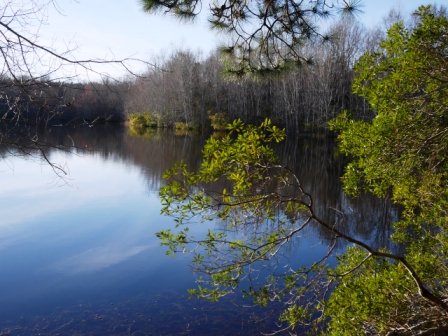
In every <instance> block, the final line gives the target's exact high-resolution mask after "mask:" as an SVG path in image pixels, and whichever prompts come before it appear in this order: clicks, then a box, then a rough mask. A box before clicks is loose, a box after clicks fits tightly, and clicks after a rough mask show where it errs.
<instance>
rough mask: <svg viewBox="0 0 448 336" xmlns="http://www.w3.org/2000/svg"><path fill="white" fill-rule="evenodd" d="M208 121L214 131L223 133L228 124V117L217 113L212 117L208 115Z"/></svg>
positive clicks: (225, 114) (223, 113) (222, 113)
mask: <svg viewBox="0 0 448 336" xmlns="http://www.w3.org/2000/svg"><path fill="white" fill-rule="evenodd" d="M209 113H210V111H209ZM209 119H210V121H211V125H212V127H213V129H214V130H215V131H224V130H225V129H226V127H227V125H228V124H229V123H230V119H229V116H228V115H227V113H225V112H218V113H215V114H213V115H210V116H209Z"/></svg>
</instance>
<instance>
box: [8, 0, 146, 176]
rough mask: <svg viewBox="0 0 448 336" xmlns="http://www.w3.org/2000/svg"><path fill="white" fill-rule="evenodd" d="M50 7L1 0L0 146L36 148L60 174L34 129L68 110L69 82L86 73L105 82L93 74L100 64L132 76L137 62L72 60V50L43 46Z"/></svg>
mask: <svg viewBox="0 0 448 336" xmlns="http://www.w3.org/2000/svg"><path fill="white" fill-rule="evenodd" d="M51 7H54V8H56V9H57V10H58V11H59V7H58V4H57V3H56V2H55V0H46V1H38V0H20V1H19V0H1V1H0V59H1V63H0V145H1V146H6V148H7V150H8V151H9V152H13V153H14V154H16V155H18V154H23V155H31V154H32V153H35V152H36V150H37V151H39V152H40V153H42V155H43V157H44V160H46V161H47V162H48V163H50V164H51V165H52V166H53V168H54V169H55V170H56V171H59V172H62V169H61V167H58V166H57V165H55V164H53V163H51V162H50V161H49V160H48V158H47V157H46V156H45V152H44V149H45V147H46V146H49V144H47V143H45V141H42V140H41V139H40V138H39V136H38V133H37V131H36V130H37V127H40V126H43V125H48V123H49V122H50V121H51V120H56V119H61V116H62V115H63V114H64V112H65V111H67V110H69V109H70V108H71V106H72V104H73V97H70V96H68V91H67V87H68V86H69V85H68V83H69V82H74V81H79V80H80V75H87V76H88V75H89V74H90V75H92V74H95V75H99V76H101V77H102V78H103V79H106V80H110V79H111V77H110V76H109V75H108V74H106V73H102V72H100V71H98V70H96V68H95V66H96V65H100V64H115V65H117V66H119V67H121V68H123V69H125V70H126V71H128V72H129V73H131V74H132V69H131V65H132V62H135V61H138V60H135V59H131V58H128V59H122V60H104V59H97V58H91V59H84V60H80V59H77V58H76V56H75V50H76V47H71V46H70V45H69V46H67V47H66V48H65V49H64V50H58V49H57V48H55V47H53V46H48V45H44V44H43V43H41V36H40V29H41V27H42V25H43V24H45V23H46V20H47V15H48V10H49V9H50V8H51ZM72 88H73V87H72ZM71 91H73V90H71Z"/></svg>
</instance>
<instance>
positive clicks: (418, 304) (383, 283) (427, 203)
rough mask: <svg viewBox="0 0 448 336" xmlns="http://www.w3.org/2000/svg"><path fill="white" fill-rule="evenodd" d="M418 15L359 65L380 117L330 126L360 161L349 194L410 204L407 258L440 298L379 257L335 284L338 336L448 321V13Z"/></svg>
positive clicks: (404, 237) (403, 234) (347, 179)
mask: <svg viewBox="0 0 448 336" xmlns="http://www.w3.org/2000/svg"><path fill="white" fill-rule="evenodd" d="M415 15H417V16H418V18H419V23H418V25H417V27H416V28H415V29H414V30H413V31H408V30H407V29H406V28H405V27H404V25H403V24H402V23H397V24H395V25H394V26H393V27H392V28H391V29H390V30H389V32H388V35H387V38H386V39H385V40H384V41H383V42H382V43H381V45H380V47H381V49H380V51H379V52H375V53H367V54H365V55H364V56H363V57H361V59H360V60H359V62H358V63H357V64H356V66H355V70H356V71H357V72H358V77H357V78H356V79H355V82H354V85H353V91H354V92H355V93H357V94H359V95H361V96H364V97H366V99H367V101H368V102H369V104H370V105H371V107H372V109H373V110H375V111H376V112H377V116H376V118H374V119H373V120H372V121H370V122H366V121H356V120H352V119H350V117H349V115H348V113H343V114H342V115H341V116H339V117H338V118H337V119H336V120H334V121H333V122H331V123H330V128H331V129H333V130H335V131H337V132H339V135H338V141H339V145H340V149H341V151H342V152H343V153H345V154H346V155H348V156H350V157H351V158H352V159H353V160H352V162H351V163H350V164H349V165H348V166H347V167H346V170H345V174H344V176H343V182H344V186H345V191H346V192H347V193H349V194H351V195H357V194H358V193H359V191H360V190H361V189H364V190H368V191H370V192H372V193H374V194H375V195H377V196H379V197H391V198H392V200H393V201H395V202H397V203H399V204H402V205H403V213H402V218H401V220H400V221H399V222H398V223H395V226H394V228H395V233H394V235H393V237H392V238H393V239H394V240H395V241H396V242H400V243H404V244H405V245H404V246H406V251H405V254H404V258H403V259H404V260H406V261H407V262H409V264H410V265H412V267H413V268H414V271H415V272H416V274H417V275H418V277H419V278H420V280H421V283H422V284H423V285H424V286H425V287H426V289H427V290H428V292H430V293H432V294H434V296H436V297H438V298H439V299H440V300H435V301H431V300H427V299H425V298H423V297H422V296H421V295H419V289H418V288H417V287H415V283H414V284H413V283H412V282H413V281H412V279H411V278H410V277H409V275H410V274H409V273H407V272H406V271H405V270H404V269H403V264H401V263H397V262H390V261H387V260H383V259H378V258H377V259H369V261H368V262H365V263H363V264H362V266H361V267H359V268H357V269H356V271H355V272H351V273H350V274H349V275H348V276H346V277H344V278H342V279H341V282H340V284H339V285H338V286H337V289H336V290H335V291H334V293H333V295H332V298H331V300H330V304H329V309H328V313H329V315H330V316H332V320H331V321H332V322H331V323H330V329H329V330H330V331H331V332H330V334H334V335H346V334H347V335H348V334H350V335H356V334H387V333H388V332H391V331H396V332H397V333H402V334H403V335H414V334H419V333H421V332H424V331H425V332H428V330H434V331H437V330H439V329H440V328H443V327H445V326H446V325H447V311H446V299H445V298H446V297H447V279H448V272H447V260H448V255H447V248H448V244H447V243H448V240H447V238H448V236H447V229H448V213H447V211H446V209H447V205H448V192H447V190H448V188H447V187H448V184H447V182H448V175H447V173H448V162H447V160H446V159H447V153H448V136H447V135H448V108H447V107H448V85H447V83H448V71H447V69H448V68H447V65H448V58H447V53H446V51H447V48H448V39H447V34H448V19H447V17H444V16H439V17H436V16H435V15H434V14H432V13H431V8H430V7H429V6H428V7H423V6H422V7H420V8H419V10H418V11H417V12H416V13H415ZM360 253H361V252H360V251H358V250H351V251H348V252H347V253H346V255H345V256H344V259H342V260H341V265H340V266H339V268H341V267H345V268H346V269H345V270H343V269H339V270H336V271H337V272H344V271H346V270H347V269H348V270H350V269H353V267H355V266H356V264H357V263H360V260H361V259H362V256H361V254H360ZM372 293H374V294H373V295H372ZM421 293H422V291H421V290H420V294H421ZM436 301H438V302H439V303H440V304H441V305H440V304H437V303H436ZM442 301H443V302H442ZM442 306H445V308H443V307H442ZM445 328H446V327H445ZM356 330H357V331H356ZM355 331H356V332H355Z"/></svg>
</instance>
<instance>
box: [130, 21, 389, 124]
mask: <svg viewBox="0 0 448 336" xmlns="http://www.w3.org/2000/svg"><path fill="white" fill-rule="evenodd" d="M330 31H332V36H333V38H332V42H327V43H323V42H317V41H315V42H312V41H310V42H308V43H306V44H304V45H303V46H302V49H303V50H302V53H304V54H307V55H310V56H311V55H312V56H313V57H312V58H311V60H312V61H311V62H310V64H308V65H304V66H303V67H300V68H297V69H294V70H293V71H290V72H288V73H287V74H285V75H281V76H267V77H266V78H261V79H255V80H254V78H251V77H242V78H240V79H239V80H236V81H235V80H229V78H228V77H226V74H225V65H226V64H225V63H226V59H225V56H223V55H222V54H220V53H219V52H215V53H213V54H211V55H209V56H208V57H205V58H203V57H202V56H201V54H200V53H194V52H191V51H185V50H176V51H174V52H172V53H171V55H170V56H168V57H166V58H162V59H159V60H157V61H156V62H155V64H156V65H157V66H156V67H152V68H150V69H148V71H147V72H146V73H145V74H144V75H143V76H142V77H141V78H138V79H135V80H134V81H133V82H132V83H131V84H130V86H129V92H128V95H127V99H126V100H125V103H124V113H125V115H129V114H132V113H149V114H150V115H152V116H153V117H154V119H155V120H156V121H157V124H158V125H159V126H170V125H173V124H174V123H176V122H182V123H186V124H188V125H191V126H193V127H198V126H199V127H202V128H205V127H208V126H209V125H210V121H209V118H208V117H209V115H210V114H212V115H213V114H215V113H222V112H224V113H225V114H227V116H228V118H229V119H230V120H232V119H238V118H240V119H242V120H243V121H245V122H250V123H256V122H260V121H261V120H264V118H270V119H271V120H272V121H273V122H274V123H275V124H277V125H280V126H282V127H286V128H287V130H288V131H289V132H291V131H292V132H304V131H316V130H321V129H323V128H325V125H326V123H327V121H328V120H330V119H332V118H334V117H335V116H336V115H337V114H339V113H340V112H341V111H343V110H350V111H351V112H352V113H353V114H354V116H356V117H357V118H361V119H365V118H369V117H371V116H372V111H370V110H369V108H368V105H367V104H366V103H365V101H364V99H362V98H359V97H358V96H355V95H353V94H352V92H351V86H352V81H353V77H354V72H353V69H352V66H353V64H354V62H355V61H356V60H357V59H358V57H359V56H360V55H362V54H363V53H364V52H365V51H366V50H371V49H372V48H374V46H375V45H377V42H378V39H379V38H380V37H381V36H382V32H381V30H380V29H374V30H367V29H365V28H363V27H362V26H361V25H360V24H359V23H357V22H356V21H354V20H352V19H350V20H348V19H346V20H342V21H339V22H337V23H335V24H334V25H333V26H332V27H331V29H330Z"/></svg>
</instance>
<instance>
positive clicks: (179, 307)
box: [0, 125, 398, 335]
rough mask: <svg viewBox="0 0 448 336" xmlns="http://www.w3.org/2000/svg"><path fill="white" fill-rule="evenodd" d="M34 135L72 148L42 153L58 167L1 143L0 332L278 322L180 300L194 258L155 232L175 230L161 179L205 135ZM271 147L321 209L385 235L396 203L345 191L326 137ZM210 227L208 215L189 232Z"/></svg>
mask: <svg viewBox="0 0 448 336" xmlns="http://www.w3.org/2000/svg"><path fill="white" fill-rule="evenodd" d="M41 136H42V137H45V138H46V140H47V141H48V142H49V143H51V144H52V145H53V146H55V147H56V146H62V145H64V146H70V145H71V144H75V145H76V147H77V148H76V149H74V148H73V149H72V150H70V151H65V150H58V149H55V148H52V149H49V150H48V151H47V152H46V154H47V156H48V158H49V159H50V161H51V162H55V163H57V164H60V165H61V166H62V167H63V168H64V171H65V173H66V175H63V176H58V175H57V174H56V173H55V172H54V171H53V170H52V169H51V167H50V166H48V165H47V164H45V163H42V162H41V160H40V158H39V155H38V154H36V155H37V156H33V157H20V156H18V155H14V153H12V154H11V153H8V152H7V151H6V150H1V154H2V160H1V161H0V204H1V211H2V220H1V222H0V265H1V269H2V276H1V277H0V316H1V319H0V333H1V332H3V333H4V334H9V335H36V334H43V335H58V334H60V335H66V334H72V335H75V334H76V335H100V334H109V335H110V334H114V335H115V334H116V335H129V334H130V335H148V334H152V335H216V334H220V335H237V334H241V335H250V334H254V335H256V334H260V332H269V331H271V330H274V329H275V328H276V322H278V321H277V320H276V318H275V307H272V308H270V309H267V310H262V309H259V308H257V307H251V302H250V301H241V300H240V299H239V296H238V295H235V296H233V297H229V298H225V299H224V300H222V301H220V302H219V303H209V302H206V301H202V300H195V299H191V300H189V299H188V294H187V289H188V288H194V287H196V283H195V277H194V274H193V273H192V272H191V270H190V267H189V261H190V257H191V256H189V255H186V254H185V255H184V254H180V255H176V257H175V258H171V257H169V256H166V255H165V252H166V251H165V248H163V247H160V246H159V242H158V240H157V238H156V237H155V232H158V231H160V230H162V229H166V228H171V227H173V219H172V218H169V217H164V216H161V215H160V214H159V213H160V208H161V206H160V201H159V198H158V190H159V188H160V186H161V185H162V184H163V183H164V182H163V181H162V179H161V176H162V174H163V172H164V171H165V170H166V169H168V168H170V167H171V166H172V165H173V163H174V162H175V161H179V160H181V159H183V160H184V161H185V162H186V163H187V164H188V165H189V167H190V168H191V169H195V168H197V167H198V166H199V164H200V160H201V149H202V146H203V144H204V142H205V139H206V137H205V136H199V135H197V136H189V135H183V136H179V135H175V134H173V133H172V132H170V131H166V130H158V131H154V133H151V134H148V135H147V136H146V137H143V138H138V137H133V136H131V135H130V134H129V132H128V129H127V128H125V127H123V126H117V125H99V126H95V127H91V128H90V127H79V128H75V129H62V128H51V129H48V130H46V131H43V133H42V135H41ZM276 150H277V153H278V155H279V156H280V158H281V160H282V161H283V162H284V163H285V164H287V165H288V166H289V167H291V168H293V169H294V170H295V171H296V172H297V174H298V175H299V177H300V179H301V181H302V184H303V186H304V189H305V190H306V191H308V192H309V193H311V194H312V195H313V196H314V198H315V202H316V208H317V210H318V212H319V213H320V215H321V216H322V217H323V218H325V219H326V220H328V221H331V220H332V217H334V216H335V214H336V212H339V211H343V212H344V213H345V214H346V216H347V220H346V223H347V229H348V230H350V232H351V233H352V234H354V235H355V236H357V237H360V238H362V239H364V240H366V241H370V242H375V244H377V245H378V246H384V245H385V244H387V237H388V236H389V234H390V228H389V227H388V226H387V225H378V223H390V222H391V221H393V220H395V219H396V218H397V216H398V210H397V209H395V208H393V207H391V206H390V204H388V203H387V202H384V201H380V200H376V199H375V198H373V197H369V196H367V195H366V196H365V197H363V198H359V199H355V200H352V199H350V198H347V197H345V196H344V195H343V193H342V190H341V184H340V179H339V177H340V176H341V174H342V172H343V165H344V163H343V162H342V159H341V158H340V157H338V156H337V154H335V151H334V143H333V141H332V140H328V139H311V138H292V139H290V140H288V141H287V142H286V143H285V144H282V145H281V146H278V148H276ZM208 228H212V229H213V228H214V223H209V224H203V225H198V226H197V227H195V228H193V230H196V231H197V234H198V235H200V234H201V233H202V232H205V231H206V230H207V229H208ZM328 238H329V236H328V233H326V232H323V231H321V230H318V229H316V230H312V232H310V233H309V236H308V238H307V241H306V242H301V243H300V244H298V246H295V247H294V248H292V249H291V253H292V254H293V255H300V256H301V257H300V263H305V264H306V263H310V262H311V261H312V260H314V258H316V255H319V253H324V252H325V251H326V243H327V240H328ZM311 247H313V248H311ZM342 248H343V246H341V247H340V249H342ZM272 309H274V311H272ZM261 318H263V320H262V321H258V320H259V319H261ZM257 321H258V322H257ZM256 322H257V323H256Z"/></svg>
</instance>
